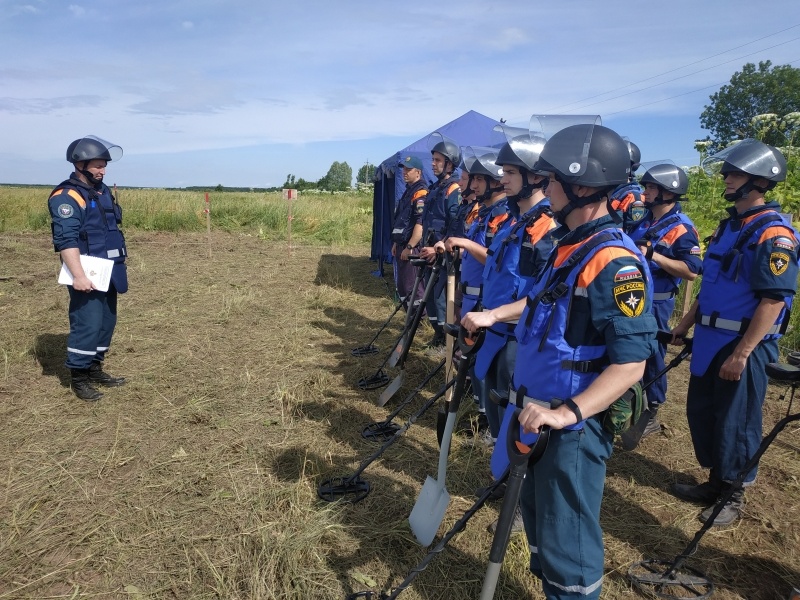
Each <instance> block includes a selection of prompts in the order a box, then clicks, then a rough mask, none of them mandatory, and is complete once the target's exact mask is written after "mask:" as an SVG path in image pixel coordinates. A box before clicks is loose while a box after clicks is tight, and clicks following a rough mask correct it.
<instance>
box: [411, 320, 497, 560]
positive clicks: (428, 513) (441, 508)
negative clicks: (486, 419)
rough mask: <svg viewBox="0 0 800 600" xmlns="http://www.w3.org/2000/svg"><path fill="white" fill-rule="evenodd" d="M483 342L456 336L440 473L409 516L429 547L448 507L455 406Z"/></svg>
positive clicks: (428, 483) (479, 335)
mask: <svg viewBox="0 0 800 600" xmlns="http://www.w3.org/2000/svg"><path fill="white" fill-rule="evenodd" d="M482 341H483V331H480V332H478V333H477V335H476V337H475V338H471V337H468V333H467V331H466V330H465V329H461V331H460V333H459V337H458V344H459V347H460V348H461V353H462V358H461V362H460V363H459V365H458V373H457V374H456V383H455V386H454V388H453V397H452V400H451V401H450V407H449V411H448V414H447V423H446V425H445V428H444V433H443V436H442V441H441V447H440V449H439V471H438V474H437V479H433V478H432V477H431V476H428V478H427V479H426V480H425V483H424V484H423V486H422V490H421V491H420V494H419V498H417V502H416V504H415V505H414V508H413V509H412V511H411V514H410V515H409V517H408V522H409V524H410V525H411V531H412V532H413V534H414V537H416V538H417V541H418V542H419V543H420V544H421V545H422V546H429V545H430V544H431V542H432V541H433V538H434V536H436V532H437V531H439V525H441V524H442V519H444V514H445V513H446V512H447V506H448V505H449V504H450V494H449V493H448V492H447V489H446V488H445V479H446V477H447V456H448V454H449V453H450V440H451V438H452V434H453V428H454V426H455V422H456V413H457V412H458V406H459V404H460V400H461V397H462V396H463V395H464V388H465V387H466V382H467V373H468V372H469V367H470V363H471V358H472V356H473V355H474V353H475V352H476V351H477V350H478V348H479V347H480V344H481V342H482Z"/></svg>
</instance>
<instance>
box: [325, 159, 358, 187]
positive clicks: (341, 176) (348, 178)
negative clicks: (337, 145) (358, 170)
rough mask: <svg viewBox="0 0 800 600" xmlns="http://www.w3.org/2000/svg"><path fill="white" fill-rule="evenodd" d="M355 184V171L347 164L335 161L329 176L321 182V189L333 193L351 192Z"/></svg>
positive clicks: (329, 170)
mask: <svg viewBox="0 0 800 600" xmlns="http://www.w3.org/2000/svg"><path fill="white" fill-rule="evenodd" d="M352 182H353V169H351V168H350V165H348V164H347V163H346V162H341V163H340V162H339V161H334V162H333V164H332V165H331V168H330V169H328V173H327V175H325V177H323V178H322V179H320V180H319V187H320V188H321V189H323V190H330V191H332V192H339V191H341V192H344V191H346V190H349V189H350V187H351V185H352Z"/></svg>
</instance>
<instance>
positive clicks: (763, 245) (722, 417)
mask: <svg viewBox="0 0 800 600" xmlns="http://www.w3.org/2000/svg"><path fill="white" fill-rule="evenodd" d="M779 210H780V206H779V205H778V204H777V202H769V203H767V204H765V205H762V206H756V207H754V208H752V209H750V210H748V211H746V212H744V213H742V214H741V215H738V214H736V210H735V209H734V208H729V209H728V211H729V213H730V215H731V216H730V217H729V218H727V219H725V220H723V221H722V222H721V223H720V225H719V227H718V228H717V230H716V231H715V233H714V235H713V236H712V239H711V243H710V244H709V246H708V250H707V251H706V254H705V257H704V260H703V280H702V283H701V285H700V293H699V295H698V297H697V301H698V305H697V312H696V313H695V328H694V345H693V348H692V361H691V366H690V370H691V378H690V380H689V391H688V395H687V399H686V414H687V418H688V421H689V428H690V430H691V433H692V443H693V444H694V451H695V455H696V456H697V460H698V462H699V463H700V466H702V467H706V468H710V469H711V476H712V477H714V478H716V479H720V480H722V481H728V482H731V481H733V480H734V479H736V477H737V475H738V474H739V472H740V471H741V469H742V468H743V467H744V465H745V463H746V462H747V461H748V460H749V459H750V457H751V456H752V455H753V454H754V453H755V451H756V449H757V448H758V446H759V445H760V444H761V436H762V421H761V408H762V405H763V403H764V397H765V395H766V391H767V375H766V373H765V371H764V369H765V365H766V364H767V363H770V362H774V361H776V360H777V359H778V338H780V337H781V335H782V334H783V331H784V329H785V327H786V325H787V324H788V320H789V311H790V309H791V305H792V299H793V297H794V294H795V291H796V289H797V274H798V258H797V248H798V233H797V231H795V230H794V228H793V227H792V226H791V225H789V224H788V223H786V222H785V221H784V220H783V219H782V218H781V217H780V215H779V214H778V212H777V211H779ZM762 298H770V299H775V300H782V301H783V302H784V303H785V306H784V308H783V310H782V311H781V314H780V315H779V317H778V319H777V321H776V323H775V326H774V327H773V328H772V329H771V330H770V331H769V333H768V334H767V335H766V336H764V339H763V340H762V341H761V342H760V343H759V344H758V345H757V346H756V348H755V349H754V350H753V352H752V354H750V356H749V358H748V359H747V364H746V366H745V369H744V372H743V373H742V375H741V379H740V380H739V381H728V380H723V379H720V377H719V370H720V368H721V367H722V364H723V363H724V362H725V360H726V359H727V358H728V357H729V356H730V355H731V354H732V353H733V351H734V349H735V348H736V345H737V344H738V343H739V341H740V339H741V335H742V333H743V332H744V331H745V330H746V328H747V324H748V323H749V321H750V319H751V318H752V316H753V314H754V313H755V310H756V307H757V306H758V304H759V302H760V301H761V299H762ZM756 472H757V468H755V469H753V470H752V471H751V472H750V473H749V474H748V475H747V477H746V478H745V480H744V482H745V484H748V483H752V482H753V481H754V480H755V478H756Z"/></svg>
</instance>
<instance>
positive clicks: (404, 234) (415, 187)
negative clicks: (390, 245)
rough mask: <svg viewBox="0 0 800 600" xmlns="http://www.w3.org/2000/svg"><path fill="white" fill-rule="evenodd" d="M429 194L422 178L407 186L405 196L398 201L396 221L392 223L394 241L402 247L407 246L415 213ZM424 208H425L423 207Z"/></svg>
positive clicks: (414, 221) (395, 212) (414, 222)
mask: <svg viewBox="0 0 800 600" xmlns="http://www.w3.org/2000/svg"><path fill="white" fill-rule="evenodd" d="M427 195H428V188H427V186H426V185H425V181H424V180H422V179H420V180H419V181H417V182H416V183H412V184H411V185H408V186H406V191H405V192H404V193H403V197H402V198H400V200H399V201H398V202H397V206H396V207H395V209H394V221H393V223H392V242H394V243H395V244H397V245H398V246H399V247H400V249H402V248H403V247H405V245H406V244H407V243H408V240H410V239H411V235H412V234H413V232H414V226H415V225H416V219H415V218H414V215H415V213H416V211H417V210H418V206H419V203H420V202H422V204H423V206H424V203H425V197H426V196H427ZM423 210H424V209H423Z"/></svg>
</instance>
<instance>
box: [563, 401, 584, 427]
mask: <svg viewBox="0 0 800 600" xmlns="http://www.w3.org/2000/svg"><path fill="white" fill-rule="evenodd" d="M564 404H565V405H566V407H567V408H568V409H570V410H571V411H572V414H574V415H575V418H576V419H578V420H577V421H576V422H577V423H580V422H581V421H583V414H581V409H580V408H579V407H578V405H577V404H575V400H573V399H572V398H567V399H566V400H564Z"/></svg>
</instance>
